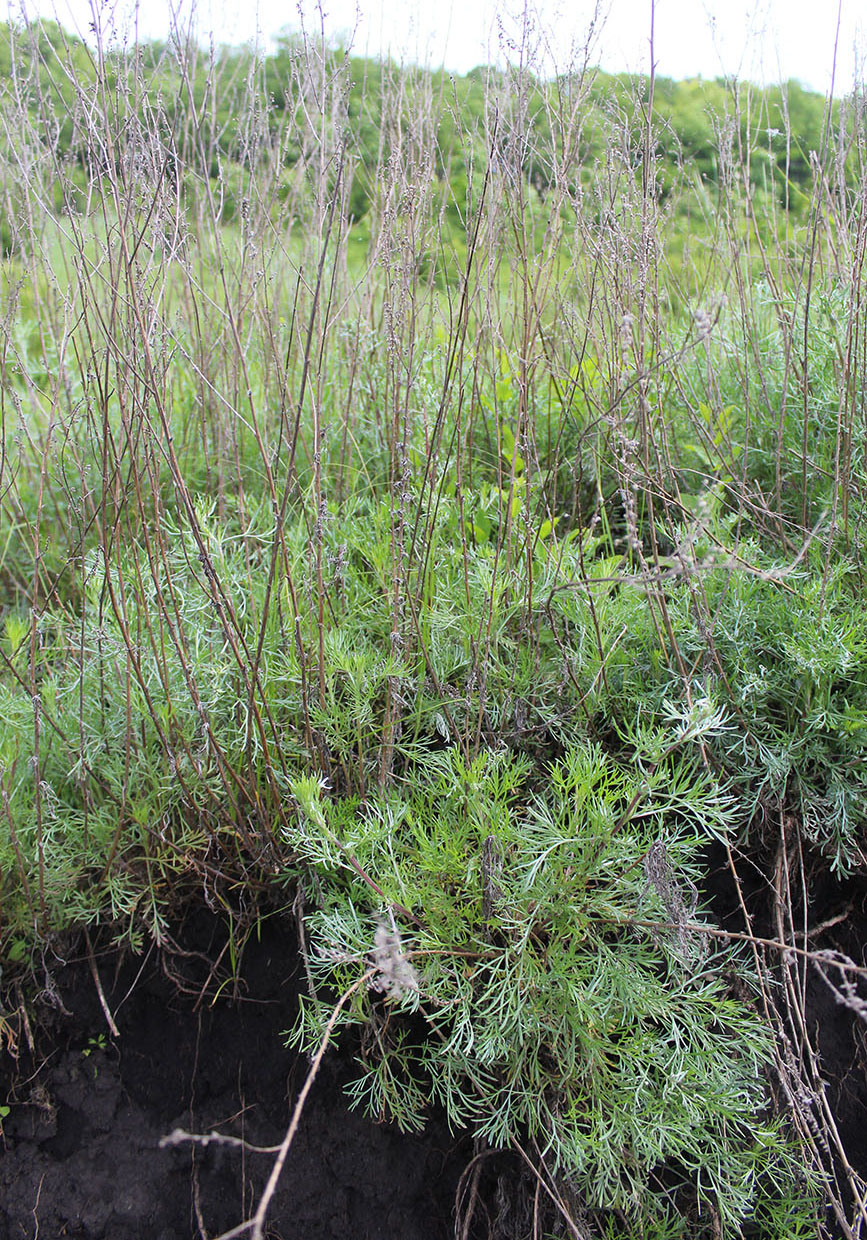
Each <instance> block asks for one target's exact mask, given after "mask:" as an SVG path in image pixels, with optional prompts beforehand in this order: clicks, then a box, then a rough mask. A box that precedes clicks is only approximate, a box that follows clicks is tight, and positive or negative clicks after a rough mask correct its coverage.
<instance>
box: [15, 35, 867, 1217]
mask: <svg viewBox="0 0 867 1240" xmlns="http://www.w3.org/2000/svg"><path fill="white" fill-rule="evenodd" d="M536 55H537V49H536V48H535V47H534V46H533V44H532V38H531V33H530V32H525V40H524V43H523V45H522V46H521V47H519V48H518V49H517V52H516V63H515V65H513V66H512V67H511V68H509V69H508V70H493V69H487V68H480V69H477V70H475V71H474V72H473V73H471V74H469V75H467V77H466V78H452V77H450V76H449V75H447V74H444V73H437V72H429V71H426V70H421V69H414V68H399V67H398V66H395V65H393V64H389V63H378V62H372V61H364V60H359V59H356V58H353V57H351V56H348V55H347V54H346V53H345V52H344V51H343V50H342V49H339V48H332V47H328V46H324V45H317V44H316V43H315V42H314V41H310V40H307V41H300V40H296V39H294V38H290V37H287V38H285V39H284V40H283V41H282V42H281V43H280V44H279V45H278V47H277V50H276V52H275V53H274V54H273V55H269V56H266V57H259V56H255V55H254V54H253V53H252V52H250V51H248V50H237V49H222V50H219V51H217V52H215V53H213V54H210V55H208V54H206V53H204V52H202V51H201V50H200V49H198V48H197V47H194V46H191V45H186V44H179V43H177V42H173V43H172V44H170V45H166V46H161V45H155V44H150V45H145V46H140V47H133V48H117V47H105V46H100V47H97V48H96V49H91V48H89V47H87V46H85V45H84V44H82V43H80V42H77V41H76V40H74V39H72V38H70V37H69V36H68V35H67V34H65V33H64V32H63V31H62V30H61V29H60V28H59V27H57V26H53V25H51V24H47V25H43V26H29V27H27V28H19V27H15V26H8V25H7V26H5V27H3V28H2V36H0V69H2V73H0V81H2V82H3V83H4V85H3V87H2V94H0V112H2V118H3V125H4V129H5V134H6V142H5V144H4V146H3V149H2V152H0V187H2V199H0V237H2V247H3V255H4V258H3V265H2V270H0V281H2V326H0V417H2V443H0V620H2V641H0V883H2V887H0V892H2V903H0V910H2V911H0V951H2V959H3V965H4V980H5V981H7V982H8V981H9V980H10V979H11V980H16V979H20V978H23V977H25V976H28V975H29V976H31V977H33V978H34V979H43V980H40V981H39V984H46V985H47V984H50V981H44V975H45V970H46V969H48V968H49V966H48V965H47V964H45V961H46V958H47V957H46V951H47V946H48V945H50V943H51V942H52V941H53V938H54V936H56V935H57V934H58V933H60V932H62V931H65V930H72V929H81V928H87V927H95V926H102V927H108V928H110V929H111V931H112V932H113V933H114V934H115V935H116V937H117V941H118V943H120V944H125V945H128V947H129V948H130V949H131V950H133V951H138V950H140V949H141V947H142V945H143V944H144V943H145V941H146V940H148V939H152V940H155V941H156V942H157V943H158V944H159V945H161V946H164V947H170V946H171V934H172V921H173V917H174V916H175V915H176V913H177V911H178V909H179V908H180V907H181V906H182V905H183V904H184V903H185V902H186V901H189V900H191V899H199V900H204V901H205V902H206V903H207V904H208V905H209V906H210V907H211V908H219V909H222V910H224V913H225V917H226V919H227V922H228V923H229V924H230V926H231V927H232V944H233V951H232V953H231V955H232V959H231V960H222V961H217V962H215V966H214V967H215V976H217V977H223V976H226V975H227V973H228V974H231V972H232V970H235V969H237V968H238V960H239V958H240V954H241V952H242V948H243V943H244V941H245V938H246V936H247V935H248V934H250V933H251V932H252V931H253V930H254V928H255V926H256V924H257V921H258V919H260V918H261V917H262V916H265V915H268V914H269V913H271V912H272V911H273V910H274V909H275V907H279V908H283V909H286V908H289V907H291V909H292V910H293V912H294V916H295V917H296V918H297V920H298V924H299V927H300V941H301V944H302V953H303V956H304V961H305V967H306V969H307V975H308V982H309V995H308V999H307V1002H306V1003H305V1005H304V1009H303V1013H302V1019H301V1021H300V1023H299V1025H298V1027H297V1028H296V1029H295V1030H294V1031H292V1037H293V1038H294V1039H295V1040H296V1041H297V1042H298V1043H299V1044H301V1045H303V1046H305V1047H306V1048H308V1049H311V1050H312V1049H314V1048H315V1047H316V1045H317V1044H318V1042H319V1040H320V1038H321V1036H322V1033H323V1030H324V1029H325V1027H326V1023H327V1022H328V1021H329V1019H334V1017H335V1012H334V1009H335V1001H336V999H337V998H338V996H341V995H345V994H346V992H347V991H348V990H350V989H351V988H353V987H354V990H352V994H351V997H350V1000H347V1001H346V1002H345V1004H344V1006H342V1007H341V1009H340V1011H339V1013H338V1019H337V1029H338V1030H339V1032H340V1037H341V1038H342V1039H344V1041H345V1046H346V1048H347V1051H348V1052H350V1053H352V1054H354V1055H355V1056H356V1059H357V1078H356V1081H355V1084H354V1085H353V1087H352V1090H351V1101H352V1103H353V1104H356V1105H362V1106H364V1107H366V1108H367V1109H368V1110H369V1111H371V1112H372V1113H373V1114H375V1115H378V1116H382V1117H384V1118H391V1119H394V1120H396V1122H397V1123H399V1124H400V1125H402V1126H404V1127H406V1128H419V1127H421V1126H422V1125H423V1124H424V1121H425V1115H426V1113H427V1112H428V1110H429V1108H430V1107H431V1105H434V1104H437V1105H442V1106H444V1107H445V1109H446V1111H447V1113H448V1115H449V1117H450V1120H451V1122H452V1123H453V1124H455V1125H466V1126H469V1127H470V1128H471V1129H472V1130H473V1131H474V1133H475V1134H476V1136H477V1138H478V1141H479V1149H480V1151H482V1150H483V1149H485V1148H488V1147H491V1148H501V1147H505V1146H512V1147H514V1148H515V1149H517V1150H520V1151H521V1154H522V1157H523V1158H524V1159H525V1160H526V1162H527V1163H528V1165H529V1166H531V1167H532V1169H533V1172H534V1175H535V1176H536V1180H537V1183H538V1185H539V1189H538V1192H537V1201H536V1211H535V1215H534V1218H535V1221H534V1223H533V1228H534V1235H542V1234H547V1235H572V1236H579V1237H589V1236H595V1237H603V1236H604V1237H612V1238H613V1237H622V1238H625V1237H645V1238H646V1237H659V1238H660V1240H662V1237H666V1238H668V1237H672V1238H673V1237H704V1236H708V1237H709V1236H738V1235H743V1236H762V1237H781V1238H782V1237H784V1236H785V1237H792V1236H797V1235H803V1236H816V1235H823V1234H832V1230H833V1229H835V1228H836V1229H837V1232H838V1233H841V1234H844V1235H846V1236H855V1235H859V1234H861V1227H862V1225H863V1222H864V1219H865V1217H867V1214H865V1204H864V1203H865V1198H864V1192H865V1186H864V1183H863V1181H862V1179H861V1177H860V1175H859V1173H858V1172H857V1171H856V1170H855V1169H854V1168H853V1167H852V1165H851V1161H850V1159H849V1157H848V1156H847V1152H846V1150H845V1148H844V1145H843V1142H842V1140H841V1138H840V1135H839V1133H838V1132H837V1129H836V1126H835V1123H834V1116H833V1113H832V1111H831V1109H830V1106H829V1103H828V1098H827V1094H826V1092H825V1089H824V1083H823V1077H822V1064H821V1062H820V1060H819V1057H818V1054H817V1050H816V1042H815V1034H814V1032H813V1031H812V1030H811V1028H810V1027H809V1025H808V1023H807V1021H806V1019H805V1011H804V1004H805V994H806V977H807V972H808V970H812V971H815V970H817V969H818V970H819V971H820V974H821V976H822V977H824V978H825V979H826V981H827V982H828V984H829V985H832V984H833V986H834V987H835V988H836V993H837V995H838V996H840V997H841V1002H843V1003H844V1004H846V1005H848V1007H849V1009H851V1012H852V1016H853V1019H855V1020H857V1019H861V1017H862V1015H863V1012H864V1010H865V1008H864V1001H863V1000H862V999H861V998H860V997H859V993H858V987H859V985H860V984H861V980H862V978H863V976H864V970H863V968H861V967H860V966H859V965H857V964H856V963H855V962H853V961H851V960H849V959H848V957H842V956H840V955H839V953H838V954H837V955H834V954H830V955H829V954H828V953H822V952H821V951H818V950H816V949H814V948H813V946H812V945H811V938H810V934H811V929H810V927H811V924H812V923H811V919H810V901H811V895H810V892H811V890H812V886H813V884H814V883H817V882H826V881H827V877H828V875H829V874H830V875H833V876H835V877H834V880H833V881H837V879H838V878H840V877H847V876H848V877H852V876H855V877H856V878H857V877H862V878H863V874H864V869H865V857H864V852H863V840H864V826H865V811H867V777H865V766H864V761H863V758H864V742H865V735H867V636H865V628H864V576H863V574H864V538H865V531H864V499H865V483H867V474H865V461H864V442H865V440H864V426H863V421H864V417H863V410H864V390H863V385H864V374H865V372H864V360H865V354H864V350H865V309H864V306H863V304H862V270H863V261H864V245H865V235H867V233H865V212H864V202H865V191H864V175H865V172H864V169H865V138H867V131H865V126H864V108H863V98H862V96H861V95H860V93H858V92H856V93H854V94H853V95H852V96H850V97H849V98H847V99H845V100H841V101H838V102H835V103H834V104H833V106H828V105H826V102H825V101H824V100H822V99H821V98H820V97H817V96H815V95H811V94H810V93H809V92H806V91H804V90H803V89H801V88H800V87H799V86H798V85H797V84H796V83H789V84H788V85H787V86H785V87H780V88H776V89H771V90H764V91H759V90H757V89H755V88H753V87H751V86H750V85H749V84H744V83H736V82H726V81H718V82H700V81H691V82H681V83H675V82H669V81H663V80H654V79H652V78H651V79H649V80H638V79H628V78H625V77H616V76H610V75H606V74H604V73H601V72H597V71H596V70H594V69H593V68H592V67H590V65H589V64H588V63H587V59H586V56H583V57H582V55H581V54H580V53H579V54H578V55H576V57H575V58H574V62H573V63H570V64H568V65H565V66H563V68H562V71H561V72H560V73H559V74H558V75H557V76H556V77H554V78H551V79H546V80H543V79H542V78H541V77H539V76H537V75H536V74H535V73H534V70H533V66H534V64H535V63H536ZM711 857H721V858H722V859H723V863H724V865H725V867H726V871H727V875H728V877H727V880H726V881H727V882H728V883H729V886H730V891H731V893H732V897H731V898H732V899H733V900H735V901H736V902H739V905H740V909H741V913H742V917H743V921H742V923H741V924H742V925H743V930H742V932H740V933H739V934H738V933H734V932H729V931H724V930H722V929H720V926H719V924H718V921H717V920H716V919H715V917H714V915H713V914H712V912H711V911H710V909H709V907H708V900H709V898H710V895H711V894H712V892H711V887H710V886H709V885H708V879H707V872H708V867H709V865H710V858H711ZM756 875H759V876H760V878H759V885H760V886H761V887H762V890H763V891H765V892H766V893H767V897H768V898H767V901H766V903H765V905H763V906H762V907H764V908H765V909H766V910H767V918H766V920H764V921H763V920H762V914H761V913H760V912H756V910H755V907H754V905H752V904H749V903H748V900H747V897H746V895H745V887H744V883H745V881H746V877H748V880H749V881H748V883H747V886H748V887H749V888H750V889H751V890H752V889H753V888H754V886H755V881H756V878H755V876H756ZM745 876H746V877H745ZM715 881H716V888H715V889H718V888H719V882H720V880H719V878H717V880H715ZM754 917H756V918H758V919H759V923H760V924H758V925H756V924H754V922H753V918H754ZM370 969H372V970H373V975H374V981H375V985H374V986H373V987H370V986H366V985H360V984H359V982H360V979H363V978H364V977H365V975H366V973H367V972H368V971H369V970H370ZM2 1027H3V1026H2V1025H0V1029H2ZM829 1220H830V1221H829ZM470 1222H471V1220H468V1221H467V1224H466V1226H467V1229H469V1226H470ZM465 1234H469V1233H468V1231H467V1232H465Z"/></svg>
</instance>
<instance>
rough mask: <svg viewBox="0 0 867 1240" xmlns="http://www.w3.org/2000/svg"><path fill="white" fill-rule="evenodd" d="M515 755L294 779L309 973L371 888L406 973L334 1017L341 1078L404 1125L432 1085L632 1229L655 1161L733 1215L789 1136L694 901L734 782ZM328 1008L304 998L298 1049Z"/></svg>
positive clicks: (638, 1222) (419, 1110) (453, 1116)
mask: <svg viewBox="0 0 867 1240" xmlns="http://www.w3.org/2000/svg"><path fill="white" fill-rule="evenodd" d="M672 739H674V738H672ZM530 772H531V767H530V765H529V764H528V763H527V762H526V761H525V760H521V759H517V760H516V759H514V758H512V757H510V756H509V755H508V754H507V753H506V752H505V751H502V750H501V751H499V752H496V751H494V752H491V751H487V752H482V753H480V755H479V756H478V757H477V758H476V759H475V760H474V761H472V762H467V761H466V759H464V758H462V757H461V756H460V754H459V752H458V751H457V750H455V749H449V750H446V751H444V752H442V753H440V754H436V755H432V756H431V757H430V758H428V759H427V760H425V761H424V762H423V763H421V764H420V766H419V769H418V770H417V772H416V775H415V780H414V783H415V790H414V792H413V793H412V794H408V795H406V794H405V795H403V796H395V795H392V796H389V797H387V798H382V799H380V798H374V799H372V800H371V801H369V802H368V804H367V805H366V806H365V807H364V808H362V807H360V806H358V805H357V804H354V805H352V806H346V807H345V809H344V807H342V806H341V805H340V804H337V805H333V806H332V805H325V804H324V803H323V802H322V801H321V800H319V799H318V798H316V799H315V800H314V801H313V802H311V800H310V798H309V797H308V796H305V795H303V794H302V793H301V790H300V789H298V790H296V796H297V799H298V803H299V820H298V824H297V826H296V827H293V828H292V829H291V832H290V835H289V840H290V842H291V844H292V846H293V849H297V850H298V851H300V852H301V854H302V855H303V856H304V857H305V858H306V859H307V861H308V863H310V864H312V865H314V866H315V867H316V868H317V871H318V873H319V877H320V881H321V882H323V883H324V885H325V886H326V889H327V890H328V891H329V893H330V895H329V897H328V898H327V899H326V901H325V903H324V906H323V908H322V909H321V910H319V911H317V912H316V913H314V914H313V915H311V917H310V919H309V933H310V941H311V960H310V966H311V969H312V970H313V974H314V978H315V981H316V985H317V987H318V988H320V987H326V986H333V985H335V984H336V985H337V987H338V989H342V988H344V987H345V986H346V985H347V984H349V983H350V982H351V981H353V980H354V979H355V978H356V977H357V976H358V975H359V972H360V971H363V970H364V969H365V968H366V967H367V962H368V958H369V955H370V945H371V944H372V942H373V940H374V928H375V926H376V924H377V919H378V918H379V919H382V918H385V917H387V916H388V914H387V912H386V911H385V907H387V906H388V905H390V906H391V907H401V908H404V909H406V910H408V914H407V916H406V917H405V918H404V924H403V926H402V943H403V949H404V951H406V952H409V954H410V959H411V960H412V964H413V967H414V969H415V970H416V972H417V979H418V980H417V986H413V987H412V988H409V989H407V990H406V992H405V993H404V994H403V995H402V996H401V998H400V999H399V1000H394V1001H392V1004H388V1005H386V1008H384V1007H383V1004H382V1002H381V1000H378V999H376V998H375V997H373V995H372V994H371V993H369V994H360V995H359V997H358V1000H357V1002H356V1003H355V1005H354V1008H353V1010H352V1012H351V1013H350V1014H349V1015H347V1016H346V1019H345V1021H344V1024H345V1025H348V1024H350V1023H353V1022H355V1023H359V1024H361V1025H362V1026H363V1028H364V1030H365V1033H364V1037H363V1042H362V1046H363V1049H362V1052H361V1053H360V1055H359V1058H358V1067H359V1073H360V1075H359V1076H358V1078H357V1080H356V1081H355V1082H354V1083H353V1084H352V1085H351V1086H350V1087H349V1094H350V1097H351V1098H352V1099H353V1101H354V1102H355V1103H356V1104H363V1105H365V1106H366V1107H368V1109H370V1110H371V1111H372V1112H373V1113H374V1114H377V1115H379V1116H380V1117H382V1118H389V1119H394V1120H395V1121H396V1122H397V1123H398V1124H399V1125H400V1126H401V1127H403V1128H407V1129H415V1128H418V1127H420V1126H421V1125H422V1124H423V1123H424V1117H425V1114H426V1112H427V1110H428V1107H429V1105H430V1102H431V1101H432V1100H435V1101H439V1102H441V1103H442V1104H443V1105H444V1107H445V1109H446V1113H447V1115H448V1117H449V1119H450V1121H451V1122H452V1123H453V1124H455V1125H467V1124H468V1125H470V1127H471V1128H472V1129H473V1130H474V1131H475V1132H476V1133H477V1134H478V1135H480V1136H483V1137H485V1138H486V1140H487V1141H489V1142H490V1143H491V1144H493V1145H494V1146H496V1147H502V1146H509V1145H510V1144H511V1143H513V1142H517V1141H520V1140H523V1139H525V1138H526V1137H529V1138H530V1139H531V1141H533V1142H534V1143H535V1144H536V1145H537V1146H538V1147H539V1148H540V1149H541V1150H542V1151H543V1153H544V1157H545V1160H546V1162H547V1164H548V1166H549V1167H550V1168H551V1169H552V1170H554V1171H556V1172H558V1173H560V1174H563V1175H565V1176H566V1177H567V1179H568V1180H569V1181H570V1182H571V1183H572V1185H573V1187H574V1188H576V1189H577V1190H578V1192H579V1193H580V1196H581V1198H582V1200H584V1201H586V1202H587V1203H588V1204H589V1205H591V1206H592V1207H595V1208H597V1209H600V1210H619V1211H623V1212H624V1213H625V1214H626V1215H627V1216H628V1217H629V1218H630V1220H631V1223H630V1226H631V1227H632V1228H633V1229H634V1234H636V1235H647V1234H651V1233H650V1229H651V1228H652V1227H654V1226H659V1225H661V1224H662V1223H663V1222H664V1221H665V1220H666V1219H667V1218H668V1217H669V1216H668V1212H667V1208H666V1207H665V1205H664V1201H663V1199H659V1200H657V1199H656V1198H655V1197H654V1195H653V1194H652V1193H649V1191H648V1190H649V1188H650V1186H651V1184H652V1183H653V1181H654V1177H655V1176H656V1175H657V1174H658V1173H659V1169H660V1168H661V1167H667V1168H669V1169H670V1170H671V1172H672V1174H673V1176H674V1180H673V1183H672V1188H671V1193H672V1195H673V1196H674V1197H675V1198H677V1197H678V1195H679V1194H683V1195H684V1199H688V1198H689V1197H690V1196H691V1195H693V1194H695V1195H696V1198H697V1200H698V1202H699V1213H701V1212H702V1211H703V1210H707V1209H709V1208H710V1206H711V1205H713V1206H714V1207H715V1208H716V1209H717V1210H718V1211H719V1215H720V1217H721V1218H722V1220H723V1227H724V1232H725V1234H737V1232H738V1228H739V1225H740V1221H741V1220H742V1219H743V1218H744V1217H746V1216H748V1215H749V1214H750V1213H751V1211H752V1210H753V1209H754V1208H755V1205H756V1203H757V1202H758V1201H759V1200H761V1199H762V1197H763V1193H764V1188H763V1184H762V1177H763V1174H764V1173H765V1170H766V1168H767V1166H768V1164H769V1162H771V1161H772V1162H773V1163H774V1164H775V1166H776V1174H777V1175H779V1176H780V1177H781V1179H782V1181H783V1182H784V1183H785V1182H790V1181H791V1176H792V1174H793V1172H794V1170H795V1166H796V1163H797V1156H796V1155H795V1154H794V1152H793V1151H788V1150H787V1149H786V1146H785V1142H784V1140H783V1139H782V1137H781V1135H780V1133H779V1132H778V1131H777V1130H776V1128H775V1126H774V1125H773V1124H769V1123H768V1122H767V1120H766V1119H765V1118H764V1117H763V1110H764V1106H765V1095H764V1088H763V1086H762V1070H763V1066H764V1065H765V1064H766V1063H767V1062H768V1060H769V1058H770V1055H771V1041H770V1038H769V1036H768V1034H767V1033H766V1031H765V1029H764V1027H763V1025H762V1023H761V1021H760V1020H759V1019H758V1018H757V1017H756V1016H755V1015H753V1014H752V1013H751V1012H750V1011H749V1009H748V1008H747V1007H745V1006H744V1005H743V1004H742V1003H739V1002H735V1001H733V1000H732V999H731V998H730V997H729V995H728V993H727V988H726V986H725V984H724V983H723V981H722V976H723V974H724V972H725V970H726V969H727V968H731V967H733V966H734V967H738V968H740V969H741V970H742V965H741V964H740V963H737V964H736V963H735V958H734V957H733V956H732V955H731V953H729V952H719V951H714V950H713V949H712V948H711V946H710V944H709V942H708V941H707V940H706V939H705V938H703V936H702V932H701V922H702V915H701V914H700V913H699V912H697V911H696V909H695V901H696V896H697V891H696V887H695V881H696V880H697V879H698V878H699V865H698V857H699V852H700V848H701V845H702V839H703V832H704V831H706V830H708V829H715V830H718V831H723V830H724V829H725V823H726V818H727V814H728V812H729V801H728V798H727V797H725V796H723V795H721V793H720V791H719V789H718V788H717V787H716V786H715V784H714V783H713V782H712V781H710V780H709V779H707V778H706V777H703V776H702V775H701V774H700V773H698V772H696V770H695V769H694V767H693V766H692V765H691V764H690V763H688V762H686V761H684V760H683V759H681V760H678V759H675V758H671V759H668V760H666V761H664V762H660V763H659V764H658V765H657V766H656V767H655V768H654V769H653V770H652V771H650V772H648V774H647V775H645V776H642V774H641V772H640V770H636V769H634V768H633V769H629V768H624V767H621V766H618V765H616V764H615V763H613V762H612V761H611V760H610V758H608V757H607V756H606V755H605V754H604V752H603V751H602V750H601V749H600V748H599V747H597V746H593V745H589V744H584V745H581V746H577V747H574V748H572V749H570V750H569V751H568V752H567V753H566V754H565V756H564V757H563V759H562V760H561V761H559V762H557V763H555V764H554V765H553V766H552V767H551V768H550V769H549V770H548V771H546V772H544V773H542V772H539V778H540V784H539V790H538V791H535V792H533V791H531V790H530V786H529V783H530ZM338 837H339V838H341V840H342V843H343V844H344V846H345V847H346V848H347V849H348V850H349V851H350V852H351V853H352V855H353V856H354V858H355V859H356V861H357V862H358V863H359V865H360V867H361V868H362V869H363V870H364V871H365V873H366V874H368V875H373V876H375V880H376V890H372V889H371V887H370V886H365V885H364V884H363V883H362V882H361V881H360V880H359V879H358V877H357V875H356V874H355V873H354V872H352V871H349V870H348V869H347V868H346V867H345V865H344V866H343V867H342V872H343V874H344V875H345V878H344V879H343V880H342V881H340V880H339V879H338V872H337V871H335V861H337V860H339V859H338V858H337V857H336V856H335V853H334V851H333V847H332V845H331V843H330V841H331V840H332V839H334V838H338ZM335 879H338V881H336V882H335ZM380 892H381V893H382V895H384V896H385V901H386V904H385V907H384V906H383V903H382V897H381V896H380V895H379V893H380ZM410 918H411V919H410ZM654 923H658V925H659V928H658V929H652V928H649V929H648V928H644V927H645V926H647V925H650V926H652V925H653V924H654ZM389 1009H391V1010H389ZM415 1014H421V1015H422V1016H423V1017H424V1022H425V1032H424V1035H423V1036H420V1030H419V1026H418V1024H417V1021H416V1020H415V1019H414V1015H415ZM329 1015H330V1004H329V1003H327V1002H325V1001H324V999H321V1000H320V1002H319V1003H318V1004H317V1003H315V1002H313V1001H310V1002H307V1003H305V1005H304V1010H303V1013H302V1017H301V1021H300V1024H299V1026H298V1029H297V1030H296V1034H295V1037H296V1039H297V1040H298V1041H299V1042H300V1043H301V1044H302V1045H304V1046H305V1047H306V1048H307V1049H308V1051H310V1050H312V1049H313V1048H314V1046H315V1044H316V1042H317V1041H318V1038H319V1036H320V1033H321V1028H322V1023H323V1022H324V1021H325V1020H326V1019H327V1017H328V1016H329ZM630 1234H633V1233H630Z"/></svg>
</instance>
